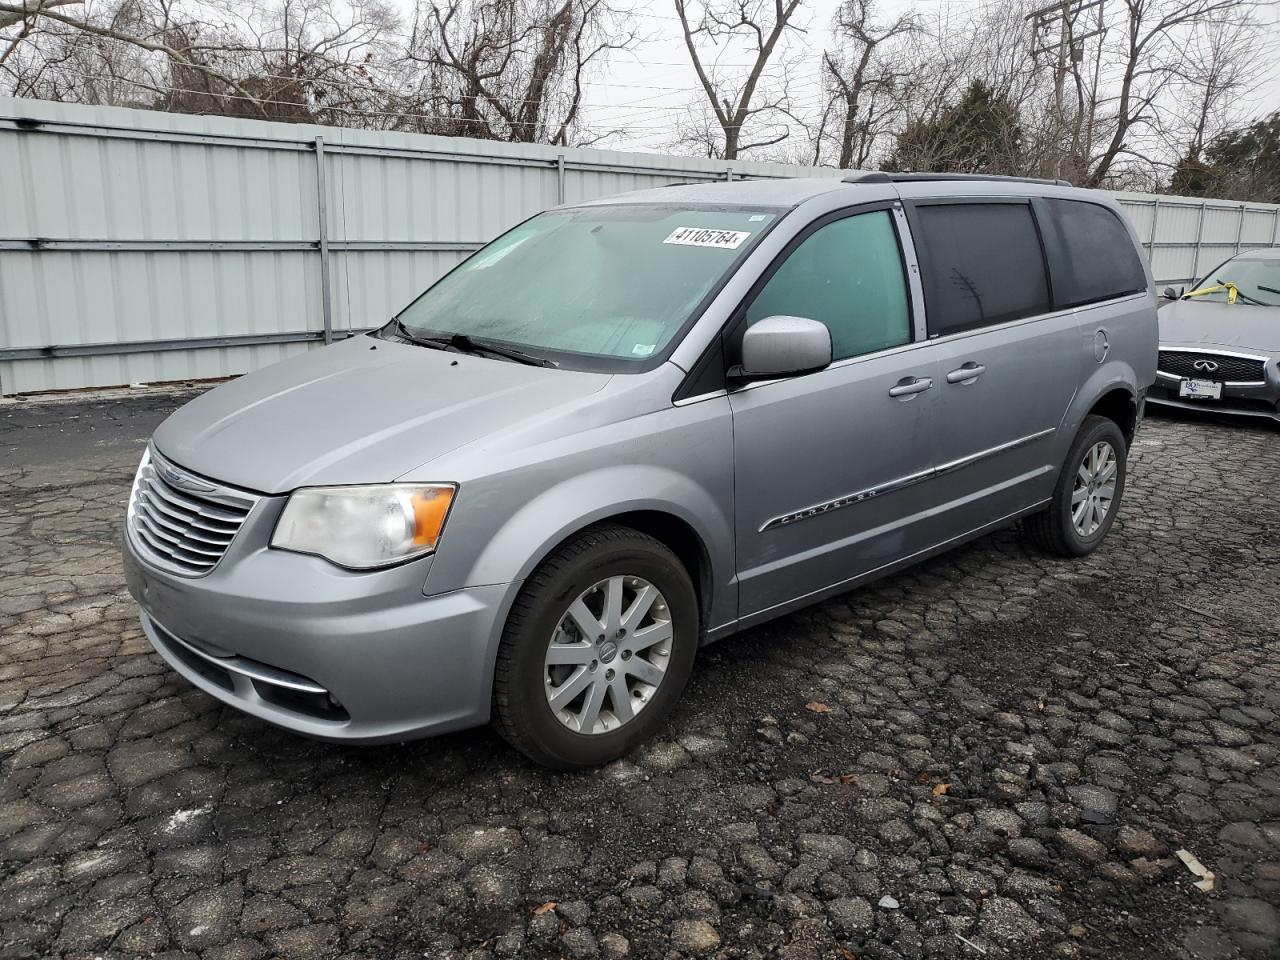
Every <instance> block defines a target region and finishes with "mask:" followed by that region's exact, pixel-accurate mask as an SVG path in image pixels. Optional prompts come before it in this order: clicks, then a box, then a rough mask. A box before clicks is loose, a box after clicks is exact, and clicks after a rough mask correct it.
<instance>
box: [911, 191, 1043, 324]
mask: <svg viewBox="0 0 1280 960" xmlns="http://www.w3.org/2000/svg"><path fill="white" fill-rule="evenodd" d="M912 234H913V238H914V240H915V244H916V247H917V249H918V250H919V253H920V260H921V267H922V272H923V276H924V304H925V312H926V315H927V317H928V329H929V336H931V337H936V336H943V335H945V334H948V333H956V332H958V331H961V330H971V329H974V328H976V327H985V326H990V325H992V324H996V323H1004V322H1006V321H1008V320H1017V319H1018V318H1020V317H1027V316H1031V315H1033V314H1037V313H1045V312H1047V311H1048V310H1049V284H1048V281H1047V279H1046V277H1045V269H1044V256H1043V254H1042V253H1041V250H1040V237H1039V234H1037V232H1036V225H1035V221H1034V220H1033V219H1032V216H1031V207H1030V205H1028V204H1024V203H943V204H931V205H922V206H918V207H916V209H915V216H914V220H913V223H912Z"/></svg>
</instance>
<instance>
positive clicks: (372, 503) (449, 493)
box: [271, 483, 457, 570]
mask: <svg viewBox="0 0 1280 960" xmlns="http://www.w3.org/2000/svg"><path fill="white" fill-rule="evenodd" d="M456 490H457V488H456V487H455V486H453V485H452V484H435V483H429V484H418V483H387V484H377V485H375V486H368V487H307V488H304V489H302V490H296V491H294V493H293V495H292V496H291V497H289V502H288V503H286V504H285V507H284V512H283V513H281V514H280V519H279V521H278V522H277V523H276V529H275V532H274V533H273V534H272V535H271V546H273V547H277V548H279V549H281V550H292V551H294V552H295V553H314V554H317V555H319V556H321V557H324V558H325V559H326V560H329V561H331V562H332V563H336V564H337V565H338V566H340V567H351V568H352V569H355V570H372V569H374V568H376V567H385V566H389V565H391V564H393V563H399V562H400V561H402V560H408V559H409V558H411V557H420V556H424V555H425V554H428V553H431V552H432V551H433V550H435V548H436V544H437V543H438V542H439V540H440V531H442V530H443V529H444V521H445V517H447V516H448V514H449V506H450V504H452V503H453V495H454V493H455V491H456Z"/></svg>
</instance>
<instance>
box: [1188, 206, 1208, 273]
mask: <svg viewBox="0 0 1280 960" xmlns="http://www.w3.org/2000/svg"><path fill="white" fill-rule="evenodd" d="M1207 206H1208V204H1207V203H1205V201H1203V200H1201V201H1200V216H1199V218H1197V220H1196V245H1195V247H1194V249H1193V252H1192V254H1191V279H1192V281H1193V282H1194V281H1196V280H1199V279H1200V244H1201V243H1202V242H1203V241H1204V210H1205V207H1207Z"/></svg>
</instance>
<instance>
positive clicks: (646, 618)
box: [543, 575, 674, 734]
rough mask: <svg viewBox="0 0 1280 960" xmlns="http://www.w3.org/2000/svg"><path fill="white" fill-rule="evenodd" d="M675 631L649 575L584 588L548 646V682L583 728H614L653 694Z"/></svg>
mask: <svg viewBox="0 0 1280 960" xmlns="http://www.w3.org/2000/svg"><path fill="white" fill-rule="evenodd" d="M673 638H674V632H673V628H672V624H671V611H670V609H669V608H668V606H667V601H666V598H665V597H663V595H662V593H661V592H660V591H659V590H658V588H657V587H655V586H654V585H653V584H652V583H650V582H649V581H648V580H645V579H644V578H642V577H635V576H626V575H623V576H613V577H609V578H607V579H605V580H601V581H599V582H598V583H596V584H594V585H592V586H591V587H589V588H588V589H586V590H584V591H583V592H582V593H581V594H580V595H579V596H578V598H577V599H576V600H574V601H573V603H571V604H569V608H568V610H566V611H565V613H564V615H563V616H562V617H561V618H560V622H559V623H558V624H557V625H556V628H555V630H554V631H553V632H552V635H551V638H550V640H549V642H548V644H547V655H546V658H545V662H544V670H543V673H544V683H543V687H544V690H545V692H546V696H547V703H548V704H549V705H550V707H551V710H552V713H554V714H555V716H556V719H558V720H559V721H560V722H561V723H562V724H564V725H565V726H566V727H568V728H569V729H570V730H573V731H575V732H576V733H583V734H600V733H612V732H613V731H615V730H617V729H618V728H619V727H621V726H623V725H624V724H626V723H629V722H630V721H631V720H633V719H634V718H635V716H636V714H638V713H639V712H640V711H641V710H643V709H644V708H645V707H646V706H647V705H648V704H649V703H650V701H652V699H653V695H654V694H655V693H656V692H657V690H658V687H659V686H660V685H661V684H662V681H663V678H664V677H665V676H666V671H667V664H668V663H669V662H670V660H671V644H672V640H673Z"/></svg>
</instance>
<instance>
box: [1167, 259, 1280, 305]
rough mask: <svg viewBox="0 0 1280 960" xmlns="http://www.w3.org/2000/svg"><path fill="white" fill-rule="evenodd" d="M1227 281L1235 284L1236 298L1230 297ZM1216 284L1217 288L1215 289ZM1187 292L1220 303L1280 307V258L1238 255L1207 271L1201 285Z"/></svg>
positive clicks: (1197, 298) (1199, 298) (1189, 294)
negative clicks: (1232, 301) (1262, 258)
mask: <svg viewBox="0 0 1280 960" xmlns="http://www.w3.org/2000/svg"><path fill="white" fill-rule="evenodd" d="M1227 284H1233V285H1234V286H1235V288H1236V296H1235V297H1234V298H1231V290H1230V289H1229V288H1228V287H1227V286H1226V285H1227ZM1214 287H1217V288H1218V289H1216V290H1215V289H1213V288H1214ZM1200 291H1204V292H1203V293H1201V292H1200ZM1187 295H1188V296H1190V297H1193V298H1194V299H1196V300H1212V301H1215V302H1217V303H1226V302H1227V301H1228V300H1229V299H1234V300H1235V302H1236V303H1238V304H1239V303H1244V304H1252V305H1254V306H1264V307H1280V260H1261V259H1249V258H1248V257H1235V258H1233V259H1231V260H1228V261H1227V262H1226V263H1224V264H1222V266H1220V267H1218V269H1216V270H1214V271H1212V272H1211V273H1209V274H1207V275H1206V276H1205V278H1204V279H1203V280H1201V281H1200V283H1199V286H1198V287H1197V288H1196V289H1195V290H1192V291H1190V292H1189V293H1188V294H1187Z"/></svg>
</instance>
